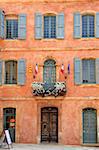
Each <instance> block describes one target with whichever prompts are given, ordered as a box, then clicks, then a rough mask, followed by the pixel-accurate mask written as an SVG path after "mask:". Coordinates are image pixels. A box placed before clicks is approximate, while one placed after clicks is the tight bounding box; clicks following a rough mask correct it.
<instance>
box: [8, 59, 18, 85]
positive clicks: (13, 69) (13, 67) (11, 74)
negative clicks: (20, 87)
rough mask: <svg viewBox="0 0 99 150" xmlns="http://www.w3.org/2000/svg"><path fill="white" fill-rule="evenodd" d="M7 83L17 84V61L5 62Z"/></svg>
mask: <svg viewBox="0 0 99 150" xmlns="http://www.w3.org/2000/svg"><path fill="white" fill-rule="evenodd" d="M5 84H17V62H16V61H12V60H11V61H6V62H5Z"/></svg>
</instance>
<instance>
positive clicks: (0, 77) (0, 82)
mask: <svg viewBox="0 0 99 150" xmlns="http://www.w3.org/2000/svg"><path fill="white" fill-rule="evenodd" d="M2 64H3V62H2V60H0V85H2Z"/></svg>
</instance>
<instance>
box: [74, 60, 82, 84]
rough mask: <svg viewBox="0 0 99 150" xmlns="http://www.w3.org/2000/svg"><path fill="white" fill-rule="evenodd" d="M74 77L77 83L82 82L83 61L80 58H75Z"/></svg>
mask: <svg viewBox="0 0 99 150" xmlns="http://www.w3.org/2000/svg"><path fill="white" fill-rule="evenodd" d="M74 79H75V84H81V83H82V62H81V60H80V59H79V58H75V59H74Z"/></svg>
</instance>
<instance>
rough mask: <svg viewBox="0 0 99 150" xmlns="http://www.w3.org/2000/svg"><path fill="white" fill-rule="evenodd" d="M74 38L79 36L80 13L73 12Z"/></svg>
mask: <svg viewBox="0 0 99 150" xmlns="http://www.w3.org/2000/svg"><path fill="white" fill-rule="evenodd" d="M74 38H81V15H80V13H78V12H77V13H74Z"/></svg>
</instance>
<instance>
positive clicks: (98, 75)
mask: <svg viewBox="0 0 99 150" xmlns="http://www.w3.org/2000/svg"><path fill="white" fill-rule="evenodd" d="M96 84H99V58H96Z"/></svg>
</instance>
